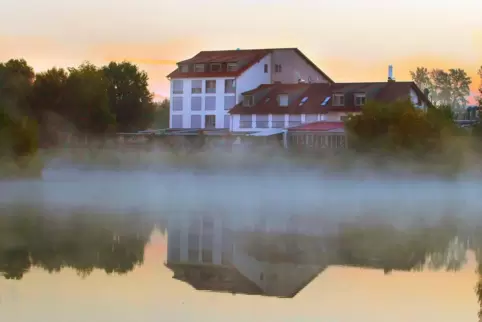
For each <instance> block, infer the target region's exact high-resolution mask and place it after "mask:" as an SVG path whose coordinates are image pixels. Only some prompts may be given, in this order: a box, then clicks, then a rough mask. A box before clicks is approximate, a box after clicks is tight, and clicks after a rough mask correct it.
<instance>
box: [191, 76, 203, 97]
mask: <svg viewBox="0 0 482 322" xmlns="http://www.w3.org/2000/svg"><path fill="white" fill-rule="evenodd" d="M202 86H203V84H202V81H201V80H199V79H196V80H192V81H191V93H193V94H199V93H202V91H203V87H202Z"/></svg>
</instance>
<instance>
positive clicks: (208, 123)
mask: <svg viewBox="0 0 482 322" xmlns="http://www.w3.org/2000/svg"><path fill="white" fill-rule="evenodd" d="M204 127H205V128H206V129H215V128H216V115H206V116H204Z"/></svg>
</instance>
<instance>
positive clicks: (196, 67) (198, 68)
mask: <svg viewBox="0 0 482 322" xmlns="http://www.w3.org/2000/svg"><path fill="white" fill-rule="evenodd" d="M194 72H195V73H204V64H195V65H194Z"/></svg>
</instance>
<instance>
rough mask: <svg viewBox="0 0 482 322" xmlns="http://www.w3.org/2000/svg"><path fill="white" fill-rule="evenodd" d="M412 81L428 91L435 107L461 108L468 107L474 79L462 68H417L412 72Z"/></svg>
mask: <svg viewBox="0 0 482 322" xmlns="http://www.w3.org/2000/svg"><path fill="white" fill-rule="evenodd" d="M410 75H411V76H412V80H413V81H414V82H415V84H417V86H418V87H420V89H421V90H423V91H425V90H427V93H428V98H429V100H430V101H431V102H432V104H434V105H446V106H451V107H452V108H461V107H465V106H466V105H467V96H469V94H470V85H471V84H472V79H471V78H470V77H469V76H468V75H467V72H466V71H465V70H463V69H460V68H450V69H449V70H447V71H445V70H443V69H439V68H434V69H432V70H430V71H429V70H428V68H426V67H417V68H416V70H415V71H410Z"/></svg>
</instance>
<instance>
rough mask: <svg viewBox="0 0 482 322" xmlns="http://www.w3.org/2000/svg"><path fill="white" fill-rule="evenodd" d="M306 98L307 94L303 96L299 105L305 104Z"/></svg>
mask: <svg viewBox="0 0 482 322" xmlns="http://www.w3.org/2000/svg"><path fill="white" fill-rule="evenodd" d="M307 100H308V96H305V97H303V99H302V100H301V102H300V106H301V105H303V104H305V103H306V101H307Z"/></svg>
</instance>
